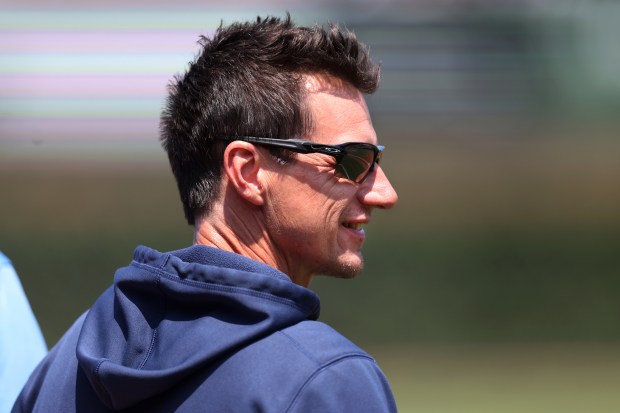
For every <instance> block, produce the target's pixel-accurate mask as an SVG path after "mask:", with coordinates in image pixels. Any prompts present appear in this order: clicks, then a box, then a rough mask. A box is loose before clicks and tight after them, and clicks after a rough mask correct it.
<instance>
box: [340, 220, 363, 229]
mask: <svg viewBox="0 0 620 413" xmlns="http://www.w3.org/2000/svg"><path fill="white" fill-rule="evenodd" d="M342 225H343V226H344V227H345V228H351V229H354V230H356V231H359V230H361V229H362V223H361V222H345V223H343V224H342Z"/></svg>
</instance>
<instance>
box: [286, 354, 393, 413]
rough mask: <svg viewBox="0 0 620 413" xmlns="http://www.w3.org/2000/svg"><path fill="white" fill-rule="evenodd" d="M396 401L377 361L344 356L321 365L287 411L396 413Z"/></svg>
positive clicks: (297, 412) (296, 412)
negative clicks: (333, 361)
mask: <svg viewBox="0 0 620 413" xmlns="http://www.w3.org/2000/svg"><path fill="white" fill-rule="evenodd" d="M396 411H397V409H396V402H395V401H394V396H393V395H392V391H391V390H390V386H389V384H388V382H387V379H386V378H385V376H384V375H383V372H381V370H380V369H379V367H378V366H377V365H376V363H375V362H374V361H373V360H371V359H365V358H355V357H351V358H345V359H342V360H340V361H338V362H336V363H333V364H331V365H329V366H326V367H324V368H322V369H321V370H319V371H317V372H316V374H315V375H314V376H313V377H312V378H311V379H310V380H309V381H308V382H307V383H306V385H305V386H304V387H303V389H301V391H300V392H299V394H298V396H297V397H296V399H295V401H294V402H293V404H292V405H291V406H290V408H289V409H288V410H287V412H288V413H293V412H294V413H303V412H321V413H340V412H355V413H395V412H396Z"/></svg>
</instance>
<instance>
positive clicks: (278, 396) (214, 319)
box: [13, 246, 396, 413]
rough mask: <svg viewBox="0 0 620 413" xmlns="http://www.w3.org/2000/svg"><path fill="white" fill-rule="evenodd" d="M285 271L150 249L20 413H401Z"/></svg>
mask: <svg viewBox="0 0 620 413" xmlns="http://www.w3.org/2000/svg"><path fill="white" fill-rule="evenodd" d="M318 316H319V299H318V297H317V296H316V294H315V293H313V292H312V291H310V290H308V289H306V288H303V287H300V286H298V285H296V284H294V283H292V282H291V280H290V279H289V278H288V277H287V276H286V275H284V274H283V273H281V272H279V271H278V270H276V269H274V268H272V267H270V266H268V265H265V264H262V263H260V262H257V261H254V260H251V259H249V258H246V257H243V256H241V255H237V254H233V253H230V252H225V251H221V250H217V249H215V248H210V247H205V246H193V247H190V248H186V249H183V250H179V251H175V252H171V253H160V252H157V251H155V250H152V249H149V248H146V247H138V248H137V249H136V251H135V254H134V260H133V261H132V262H131V263H130V265H129V266H127V267H124V268H121V269H119V270H118V271H117V272H116V275H115V277H114V285H113V286H112V287H110V288H109V289H108V290H106V291H105V292H104V293H103V294H102V295H101V297H100V298H99V299H98V300H97V301H96V302H95V304H94V305H93V306H92V307H91V309H90V310H89V311H88V312H87V313H86V314H84V315H83V316H82V317H80V318H79V319H78V320H77V321H76V322H75V324H74V325H73V326H72V327H71V328H70V329H69V331H67V333H66V334H65V335H64V336H63V338H62V339H61V340H60V341H59V342H58V343H57V344H56V346H54V348H53V349H52V350H51V351H50V353H49V354H48V356H47V357H46V358H45V359H44V360H43V361H42V362H41V364H40V365H39V366H38V367H37V368H36V370H35V371H34V372H33V374H32V376H31V377H30V379H29V381H28V383H27V384H26V386H25V387H24V389H23V391H22V393H21V395H20V396H19V398H18V400H17V402H16V404H15V406H14V407H13V412H14V413H18V412H31V411H35V412H45V413H49V412H63V413H64V412H89V413H96V412H109V411H118V410H124V409H126V410H124V411H136V412H138V411H139V412H172V411H176V412H202V411H204V412H217V413H220V412H355V413H359V412H392V411H396V406H395V403H394V399H393V397H392V393H391V391H390V388H389V385H388V383H387V381H386V379H385V376H384V375H383V373H382V372H381V371H380V370H379V368H378V366H377V365H376V363H375V362H374V360H373V359H372V358H371V357H370V356H369V355H368V354H367V353H365V352H364V351H363V350H361V349H359V348H358V347H357V346H355V345H354V344H353V343H351V342H350V341H348V340H347V339H345V338H344V337H343V336H342V335H340V334H339V333H337V332H336V331H335V330H333V329H331V328H330V327H328V326H327V325H325V324H323V323H320V322H317V321H315V320H316V319H317V318H318Z"/></svg>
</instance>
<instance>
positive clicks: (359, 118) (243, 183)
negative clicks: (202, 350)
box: [195, 76, 398, 287]
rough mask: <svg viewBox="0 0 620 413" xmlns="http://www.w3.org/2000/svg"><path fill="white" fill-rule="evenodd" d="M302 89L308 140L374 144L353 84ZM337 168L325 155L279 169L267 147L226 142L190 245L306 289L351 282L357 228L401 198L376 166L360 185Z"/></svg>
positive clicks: (356, 268)
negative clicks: (335, 280)
mask: <svg viewBox="0 0 620 413" xmlns="http://www.w3.org/2000/svg"><path fill="white" fill-rule="evenodd" d="M304 87H305V89H306V91H307V103H308V107H309V108H310V111H311V113H312V116H313V124H314V131H313V133H312V134H311V136H307V137H304V138H305V139H308V140H312V141H315V142H318V143H323V144H329V145H336V144H341V143H346V142H367V143H372V144H374V145H376V144H377V135H376V133H375V130H374V128H373V126H372V123H371V119H370V115H369V113H368V108H367V106H366V103H365V101H364V98H363V96H362V94H361V93H360V92H359V91H358V90H357V89H355V88H354V87H353V86H352V85H350V84H348V83H346V82H343V81H341V80H338V79H335V78H332V77H326V76H306V77H305V78H304ZM334 165H335V160H334V158H333V157H331V156H328V155H323V154H294V155H293V160H292V161H290V162H288V163H287V164H285V165H282V164H281V163H279V162H278V161H277V160H276V159H275V158H274V157H273V156H272V155H271V154H270V153H269V151H268V150H267V149H265V148H264V147H260V146H255V145H253V144H251V143H248V142H242V141H233V142H231V143H230V144H229V145H228V146H227V149H226V151H225V153H224V170H225V172H226V174H225V177H224V178H223V182H222V191H221V193H220V197H219V200H218V202H217V203H216V205H214V208H213V209H212V211H211V213H210V214H209V215H207V216H201V217H198V219H197V220H196V228H195V243H196V244H204V245H209V246H214V247H217V248H220V249H223V250H228V251H232V252H236V253H238V254H241V255H245V256H247V257H250V258H253V259H256V260H258V261H261V262H264V263H266V264H269V265H271V266H273V267H275V268H277V269H279V270H280V271H282V272H284V273H285V274H288V275H289V276H290V277H291V279H292V280H293V282H295V283H297V284H299V285H302V286H305V287H307V286H309V285H310V282H311V280H312V277H313V276H315V275H319V274H324V275H332V276H337V277H354V276H355V275H356V274H358V273H359V272H360V271H361V270H362V268H363V257H362V252H361V250H362V245H363V244H364V240H365V238H366V236H365V233H364V230H363V229H362V227H361V226H362V225H366V224H368V223H369V222H370V220H371V213H372V211H373V210H374V209H375V208H382V209H387V208H391V207H392V206H394V204H396V202H397V200H398V196H397V194H396V191H395V190H394V188H393V187H392V185H391V184H390V182H389V180H388V179H387V177H386V175H385V174H384V172H383V170H382V168H381V167H380V166H378V165H377V166H376V167H375V169H374V171H373V172H372V173H371V174H370V175H369V176H368V177H367V178H366V180H365V181H364V182H362V183H359V184H358V183H354V182H352V181H349V180H346V179H343V178H338V177H336V176H335V175H334Z"/></svg>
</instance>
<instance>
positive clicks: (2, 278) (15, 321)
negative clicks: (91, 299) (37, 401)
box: [0, 252, 47, 413]
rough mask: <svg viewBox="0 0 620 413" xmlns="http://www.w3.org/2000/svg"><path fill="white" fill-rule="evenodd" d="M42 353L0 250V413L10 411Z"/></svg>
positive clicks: (37, 333)
mask: <svg viewBox="0 0 620 413" xmlns="http://www.w3.org/2000/svg"><path fill="white" fill-rule="evenodd" d="M46 353H47V346H46V345H45V340H44V339H43V335H42V334H41V329H40V328H39V325H38V324H37V320H36V319H35V317H34V314H33V313H32V310H31V308H30V305H29V304H28V299H27V298H26V294H24V290H23V288H22V285H21V283H20V282H19V278H18V277H17V273H16V272H15V270H14V269H13V266H12V265H11V261H9V259H8V258H7V257H6V256H5V255H4V254H2V253H1V252H0V389H2V390H1V391H0V413H4V412H9V411H11V407H12V406H13V403H14V402H15V399H16V398H17V396H18V395H19V392H20V391H21V389H22V387H23V386H24V384H25V383H26V380H28V377H29V376H30V373H31V372H32V371H33V370H34V368H35V367H36V365H37V364H38V363H39V362H40V361H41V359H43V357H44V356H45V354H46Z"/></svg>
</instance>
